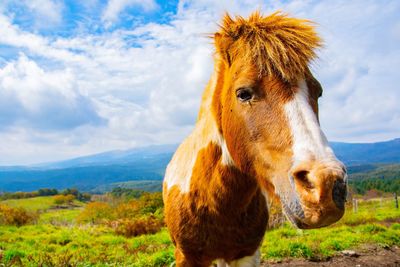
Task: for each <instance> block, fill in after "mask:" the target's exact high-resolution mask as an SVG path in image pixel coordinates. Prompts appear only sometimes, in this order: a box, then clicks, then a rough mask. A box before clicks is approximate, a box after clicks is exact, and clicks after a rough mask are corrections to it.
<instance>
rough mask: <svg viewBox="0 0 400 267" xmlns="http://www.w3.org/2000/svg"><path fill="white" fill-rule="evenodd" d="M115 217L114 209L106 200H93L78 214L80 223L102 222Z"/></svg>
mask: <svg viewBox="0 0 400 267" xmlns="http://www.w3.org/2000/svg"><path fill="white" fill-rule="evenodd" d="M112 218H113V210H112V208H111V206H110V205H108V204H107V203H104V202H92V203H89V204H87V205H86V207H85V208H84V209H83V211H82V212H81V213H80V214H79V215H78V217H77V221H78V222H80V223H84V222H89V223H102V222H106V221H107V220H110V219H112Z"/></svg>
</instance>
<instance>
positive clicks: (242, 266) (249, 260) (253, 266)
mask: <svg viewBox="0 0 400 267" xmlns="http://www.w3.org/2000/svg"><path fill="white" fill-rule="evenodd" d="M260 263H261V253H260V249H257V250H256V252H255V253H254V254H253V255H251V256H247V257H244V258H241V259H238V260H235V261H231V262H229V263H228V264H227V265H226V266H227V267H258V266H260Z"/></svg>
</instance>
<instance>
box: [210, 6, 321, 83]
mask: <svg viewBox="0 0 400 267" xmlns="http://www.w3.org/2000/svg"><path fill="white" fill-rule="evenodd" d="M214 40H215V44H216V48H217V52H218V53H219V54H220V55H221V56H222V57H223V58H224V59H225V60H226V61H227V62H228V64H231V63H232V62H234V61H235V59H237V58H240V59H241V60H246V61H250V62H251V63H252V64H254V65H255V66H256V68H257V69H258V71H259V74H260V75H279V76H280V77H281V78H282V79H284V80H286V81H296V80H298V79H299V78H301V77H304V75H305V73H306V72H307V70H308V64H309V63H310V61H312V60H313V59H315V58H316V54H315V49H316V48H318V47H320V46H321V45H322V40H321V38H320V37H319V36H318V35H317V33H316V32H315V28H314V25H313V23H312V22H311V21H309V20H303V19H296V18H290V17H288V16H287V15H286V14H283V13H281V12H276V13H273V14H271V15H269V16H266V17H263V16H262V15H260V13H259V12H255V13H253V14H252V15H250V17H249V18H248V19H245V18H243V17H241V16H237V17H235V18H234V19H232V18H231V17H230V16H229V15H228V14H226V15H225V17H224V19H223V22H222V25H221V26H220V30H219V31H218V32H217V33H216V34H215V35H214Z"/></svg>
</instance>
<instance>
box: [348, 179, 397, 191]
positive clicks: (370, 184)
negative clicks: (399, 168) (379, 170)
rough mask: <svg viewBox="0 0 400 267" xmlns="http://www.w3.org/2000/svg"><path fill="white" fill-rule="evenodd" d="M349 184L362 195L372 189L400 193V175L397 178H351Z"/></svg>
mask: <svg viewBox="0 0 400 267" xmlns="http://www.w3.org/2000/svg"><path fill="white" fill-rule="evenodd" d="M349 185H350V186H351V187H352V188H353V190H354V191H355V192H356V193H357V194H361V195H364V194H365V193H366V192H367V191H369V190H371V189H376V190H379V191H382V192H387V193H394V192H396V193H398V194H400V177H399V178H396V179H385V178H366V179H362V180H351V181H349Z"/></svg>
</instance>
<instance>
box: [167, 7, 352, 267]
mask: <svg viewBox="0 0 400 267" xmlns="http://www.w3.org/2000/svg"><path fill="white" fill-rule="evenodd" d="M214 41H215V47H216V55H215V69H214V74H213V76H212V78H211V80H210V82H209V84H208V86H207V88H206V89H205V91H204V94H203V98H202V103H201V108H200V112H199V115H198V120H197V123H196V126H195V128H194V130H193V132H192V133H191V134H190V135H189V136H188V137H187V138H186V140H184V141H183V143H182V144H181V145H180V146H179V148H178V150H177V151H176V153H175V155H174V156H173V158H172V160H171V162H170V163H169V165H168V168H167V171H166V174H165V179H164V185H163V197H164V203H165V220H166V224H167V226H168V229H169V231H170V234H171V237H172V240H173V242H174V243H175V245H176V251H175V257H176V265H177V266H210V265H211V264H212V262H213V261H214V260H217V259H218V264H219V266H226V265H228V266H258V265H259V262H260V252H259V249H258V248H259V246H260V244H261V241H262V239H263V235H264V232H265V230H266V226H267V220H268V210H267V206H266V197H278V199H279V200H280V202H281V204H282V207H283V210H284V212H285V214H286V216H287V217H288V219H289V220H290V221H291V222H292V223H293V224H294V225H296V226H297V227H299V228H317V227H323V226H326V225H329V224H331V223H333V222H335V221H337V220H338V219H340V218H341V217H342V215H343V212H344V202H345V195H346V169H345V167H344V165H343V164H342V163H341V162H340V161H338V160H337V159H336V157H335V155H334V153H333V152H332V149H331V148H330V147H329V144H328V142H327V140H326V138H325V136H324V134H323V133H322V131H321V129H320V125H319V121H318V98H319V97H320V96H321V94H322V89H321V86H320V84H319V82H318V81H317V80H316V79H315V78H314V77H313V76H312V74H311V72H310V71H309V68H308V64H309V63H310V61H311V60H312V59H314V58H315V49H316V48H318V47H319V46H320V45H321V40H320V38H319V37H318V36H317V34H316V33H315V30H314V27H313V25H312V23H311V22H310V21H307V20H300V19H295V18H289V17H288V16H286V15H284V14H282V13H274V14H272V15H270V16H267V17H263V16H261V15H260V14H259V13H258V12H256V13H254V14H252V15H251V16H250V17H249V18H248V19H244V18H242V17H236V18H234V19H232V18H231V17H230V16H229V15H225V17H224V20H223V23H222V26H221V28H220V30H219V32H217V33H215V35H214Z"/></svg>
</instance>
